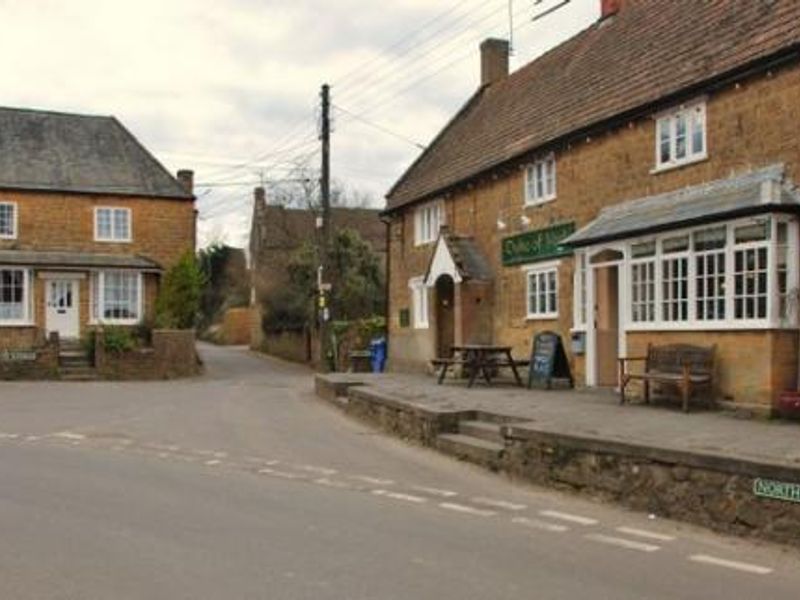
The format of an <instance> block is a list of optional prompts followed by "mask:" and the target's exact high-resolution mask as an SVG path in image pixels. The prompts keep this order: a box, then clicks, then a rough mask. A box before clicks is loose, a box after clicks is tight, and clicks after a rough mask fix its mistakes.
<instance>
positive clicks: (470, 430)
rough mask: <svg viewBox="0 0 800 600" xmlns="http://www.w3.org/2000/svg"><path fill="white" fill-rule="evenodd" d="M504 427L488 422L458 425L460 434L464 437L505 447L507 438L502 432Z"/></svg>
mask: <svg viewBox="0 0 800 600" xmlns="http://www.w3.org/2000/svg"><path fill="white" fill-rule="evenodd" d="M501 427H502V425H501V424H499V423H490V422H488V421H461V422H459V424H458V432H459V433H460V434H462V435H467V436H470V437H474V438H478V439H481V440H485V441H487V442H494V443H496V444H499V445H501V446H503V445H505V438H504V437H503V433H502V431H501V429H500V428H501Z"/></svg>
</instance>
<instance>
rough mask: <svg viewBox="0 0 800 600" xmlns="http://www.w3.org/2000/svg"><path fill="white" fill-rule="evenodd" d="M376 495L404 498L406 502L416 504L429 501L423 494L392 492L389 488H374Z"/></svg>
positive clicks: (393, 498) (396, 498)
mask: <svg viewBox="0 0 800 600" xmlns="http://www.w3.org/2000/svg"><path fill="white" fill-rule="evenodd" d="M371 493H372V494H373V495H374V496H381V497H383V498H391V499H392V500H404V501H406V502H414V503H415V504H422V503H424V502H427V501H428V500H427V499H426V498H422V497H421V496H412V495H411V494H400V493H398V492H390V491H388V490H372V492H371Z"/></svg>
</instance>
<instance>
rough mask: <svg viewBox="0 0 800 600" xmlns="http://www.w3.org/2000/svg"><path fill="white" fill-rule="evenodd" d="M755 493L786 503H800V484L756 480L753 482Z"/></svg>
mask: <svg viewBox="0 0 800 600" xmlns="http://www.w3.org/2000/svg"><path fill="white" fill-rule="evenodd" d="M753 493H754V494H755V495H756V496H761V497H762V498H772V499H773V500H784V501H786V502H800V484H798V483H785V482H783V481H772V480H770V479H756V480H755V481H754V482H753Z"/></svg>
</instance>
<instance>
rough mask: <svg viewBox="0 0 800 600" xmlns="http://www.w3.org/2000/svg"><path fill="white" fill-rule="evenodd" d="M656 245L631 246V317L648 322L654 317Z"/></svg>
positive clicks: (648, 243) (640, 321) (646, 243)
mask: <svg viewBox="0 0 800 600" xmlns="http://www.w3.org/2000/svg"><path fill="white" fill-rule="evenodd" d="M655 255H656V245H655V242H643V243H639V244H634V245H633V246H631V319H632V320H633V322H634V323H648V322H652V321H655V319H656V261H655Z"/></svg>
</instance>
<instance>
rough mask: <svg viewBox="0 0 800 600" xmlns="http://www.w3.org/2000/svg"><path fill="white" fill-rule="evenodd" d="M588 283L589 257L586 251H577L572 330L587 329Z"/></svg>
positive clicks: (573, 287) (573, 282) (573, 286)
mask: <svg viewBox="0 0 800 600" xmlns="http://www.w3.org/2000/svg"><path fill="white" fill-rule="evenodd" d="M588 285H589V257H588V256H587V254H586V253H585V252H576V253H575V271H574V273H573V281H572V292H573V294H572V331H586V324H587V323H588V321H589V312H588V311H589V290H588Z"/></svg>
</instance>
